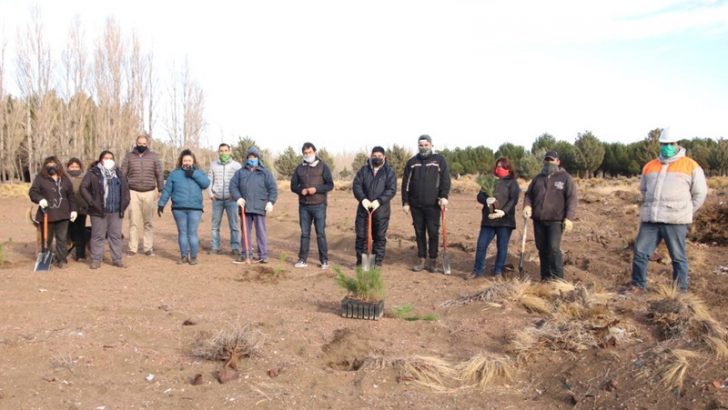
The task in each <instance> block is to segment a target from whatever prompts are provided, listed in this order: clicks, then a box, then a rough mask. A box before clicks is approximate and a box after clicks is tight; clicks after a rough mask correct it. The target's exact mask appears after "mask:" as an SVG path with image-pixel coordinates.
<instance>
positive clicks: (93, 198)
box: [80, 161, 131, 218]
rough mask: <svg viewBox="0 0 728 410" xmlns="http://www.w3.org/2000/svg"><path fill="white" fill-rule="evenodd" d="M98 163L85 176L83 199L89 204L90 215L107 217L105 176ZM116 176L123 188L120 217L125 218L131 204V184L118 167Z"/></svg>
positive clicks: (82, 191)
mask: <svg viewBox="0 0 728 410" xmlns="http://www.w3.org/2000/svg"><path fill="white" fill-rule="evenodd" d="M97 165H98V161H96V162H94V164H93V165H92V166H91V168H90V169H89V170H88V172H86V174H85V175H84V176H83V181H81V188H80V189H81V197H82V198H83V199H84V201H86V203H88V214H89V215H91V216H100V217H103V216H105V215H106V212H105V211H104V189H103V179H104V175H103V174H102V173H101V170H100V169H99V167H98V166H97ZM116 176H117V177H118V178H119V183H120V187H121V208H120V209H119V217H121V218H123V217H124V212H125V211H126V208H127V207H128V206H129V203H130V202H131V193H130V192H129V182H128V181H127V179H126V176H125V175H124V173H123V172H121V170H120V169H119V168H118V167H117V168H116Z"/></svg>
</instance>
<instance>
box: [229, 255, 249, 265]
mask: <svg viewBox="0 0 728 410" xmlns="http://www.w3.org/2000/svg"><path fill="white" fill-rule="evenodd" d="M233 263H234V264H236V265H242V264H244V263H248V260H247V259H245V255H240V256H238V257H237V258H236V259H234V260H233Z"/></svg>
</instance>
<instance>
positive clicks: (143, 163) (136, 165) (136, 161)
mask: <svg viewBox="0 0 728 410" xmlns="http://www.w3.org/2000/svg"><path fill="white" fill-rule="evenodd" d="M121 171H122V172H123V173H124V176H126V179H127V181H128V182H129V189H131V190H132V191H137V192H148V191H153V190H154V189H158V190H160V191H161V190H162V187H163V186H164V171H163V170H162V162H161V161H160V160H159V156H158V155H157V154H156V153H154V152H152V151H150V150H147V151H144V153H143V154H140V153H139V151H137V150H136V148H134V150H133V151H132V152H129V153H127V154H126V156H124V160H123V161H122V162H121Z"/></svg>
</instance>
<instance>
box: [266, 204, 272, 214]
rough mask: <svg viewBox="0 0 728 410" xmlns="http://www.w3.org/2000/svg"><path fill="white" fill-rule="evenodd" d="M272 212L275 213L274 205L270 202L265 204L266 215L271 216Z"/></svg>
mask: <svg viewBox="0 0 728 410" xmlns="http://www.w3.org/2000/svg"><path fill="white" fill-rule="evenodd" d="M271 212H273V203H272V202H270V201H268V203H267V204H265V213H266V214H269V213H271Z"/></svg>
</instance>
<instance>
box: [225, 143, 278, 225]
mask: <svg viewBox="0 0 728 410" xmlns="http://www.w3.org/2000/svg"><path fill="white" fill-rule="evenodd" d="M250 154H255V155H256V156H257V157H258V166H257V167H255V168H249V167H247V166H245V167H242V168H241V169H240V170H238V172H236V173H235V175H233V178H232V180H231V181H230V194H231V195H232V199H233V200H234V201H237V200H238V199H240V198H245V213H248V214H256V215H265V205H266V204H267V203H268V202H271V203H273V204H275V203H276V200H278V184H277V183H276V179H275V178H273V174H272V173H271V172H270V171H269V170H268V168H266V167H265V165H264V164H263V162H262V161H260V153H259V152H258V150H257V149H256V148H255V147H251V148H250V149H249V150H248V153H247V155H246V158H247V157H248V155H250Z"/></svg>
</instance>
